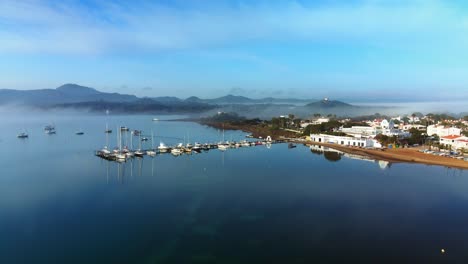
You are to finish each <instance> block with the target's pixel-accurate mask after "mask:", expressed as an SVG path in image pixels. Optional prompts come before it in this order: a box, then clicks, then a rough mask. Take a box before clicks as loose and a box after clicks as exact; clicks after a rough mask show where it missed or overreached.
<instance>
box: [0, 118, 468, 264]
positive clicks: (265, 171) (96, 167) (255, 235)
mask: <svg viewBox="0 0 468 264" xmlns="http://www.w3.org/2000/svg"><path fill="white" fill-rule="evenodd" d="M160 118H161V119H163V118H164V117H160ZM170 118H173V117H170ZM151 119H152V116H110V117H106V116H83V115H70V114H66V115H33V116H31V115H8V114H4V113H2V118H1V122H0V131H1V132H0V147H1V149H2V151H1V152H0V165H1V167H0V168H1V173H0V263H330V262H335V263H365V262H367V263H382V262H385V261H386V262H393V263H403V262H408V263H452V262H458V263H465V262H467V261H468V250H466V247H467V245H468V173H467V171H462V170H457V169H447V168H444V167H439V166H425V165H415V164H391V165H390V166H387V167H385V166H383V165H385V164H383V163H380V166H379V163H377V162H371V161H366V160H357V159H351V158H348V157H345V156H340V155H337V154H336V153H335V154H334V153H327V154H321V153H320V152H317V151H314V152H311V150H310V149H309V148H308V147H305V146H298V147H297V148H294V149H288V148H287V145H285V144H276V145H273V146H272V147H271V148H266V147H264V146H261V147H251V148H240V149H229V150H228V151H226V152H220V151H218V150H212V151H209V152H207V153H201V154H194V155H190V156H180V157H173V156H171V155H159V156H156V157H155V158H149V157H145V158H143V159H134V160H132V161H128V162H127V163H124V164H120V165H119V164H116V163H113V162H107V161H103V160H101V159H99V158H97V157H95V156H94V155H93V151H94V150H95V149H99V148H101V147H102V146H103V145H104V144H105V141H106V137H105V134H104V133H103V130H104V129H105V124H106V122H107V123H108V124H109V127H110V128H113V129H114V133H113V134H111V136H110V137H111V139H110V143H111V145H112V146H114V145H115V144H116V134H115V130H116V127H117V126H120V125H126V126H128V127H130V128H138V129H143V130H144V131H145V133H146V134H149V133H150V131H151V130H153V131H154V133H155V135H156V136H157V137H156V139H155V141H156V143H159V141H160V140H162V141H164V142H165V143H167V144H173V143H177V142H181V141H183V140H184V138H185V139H187V138H190V141H192V142H194V141H200V142H205V141H212V142H215V141H219V140H221V139H222V133H221V131H218V130H216V129H212V128H208V127H204V126H201V125H198V124H194V123H187V122H164V121H159V122H152V121H151ZM48 123H53V124H55V126H56V128H57V134H56V135H46V134H45V133H44V132H43V127H44V126H45V125H46V124H48ZM23 129H24V130H27V131H28V132H29V134H30V138H29V139H26V140H20V139H17V138H16V134H17V132H20V131H21V130H23ZM77 130H83V131H84V132H85V135H83V136H77V135H75V134H74V132H75V131H77ZM244 136H245V134H244V133H242V132H239V131H226V133H225V139H226V140H230V139H233V140H237V139H243V138H244ZM145 144H148V145H150V144H151V143H150V142H148V143H145ZM442 248H443V249H445V250H446V253H445V254H442V253H441V249H442Z"/></svg>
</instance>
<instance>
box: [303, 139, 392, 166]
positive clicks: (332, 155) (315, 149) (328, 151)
mask: <svg viewBox="0 0 468 264" xmlns="http://www.w3.org/2000/svg"><path fill="white" fill-rule="evenodd" d="M309 149H310V152H312V153H314V154H318V155H323V156H324V158H325V159H326V160H328V161H331V162H337V161H339V160H341V157H342V156H344V157H346V158H349V159H356V160H362V161H369V162H373V163H377V164H378V166H379V168H380V169H382V170H385V169H388V168H390V166H391V163H390V162H388V161H385V160H377V159H372V158H369V157H366V156H363V155H358V154H352V153H345V152H343V151H339V150H336V149H334V148H330V147H325V146H320V145H309Z"/></svg>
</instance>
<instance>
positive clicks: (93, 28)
mask: <svg viewBox="0 0 468 264" xmlns="http://www.w3.org/2000/svg"><path fill="white" fill-rule="evenodd" d="M58 3H61V2H58ZM68 3H69V2H68ZM446 3H447V2H443V1H408V2H406V4H401V3H400V4H388V2H387V3H385V2H382V1H369V2H365V3H361V4H355V5H343V6H337V5H333V6H319V7H315V8H306V7H304V6H303V5H301V4H299V3H297V2H295V1H289V2H287V3H281V4H270V5H267V4H265V3H260V4H242V5H238V6H237V7H230V8H227V7H219V8H217V7H214V8H213V7H199V8H187V9H176V8H172V7H168V6H162V5H159V4H153V3H151V2H139V4H138V5H123V4H118V3H106V4H99V3H96V5H97V7H98V8H95V9H90V8H89V7H86V6H82V5H79V4H74V5H71V4H68V5H67V4H64V3H61V4H57V3H55V4H50V2H46V1H40V0H37V1H34V0H33V1H16V0H0V39H1V41H0V53H1V52H10V53H11V52H13V53H39V52H40V53H58V54H99V53H108V52H119V51H125V52H134V51H143V52H144V51H151V52H152V51H161V50H163V51H164V50H171V49H191V48H206V47H218V46H223V45H230V44H232V43H240V42H246V41H252V40H253V41H265V42H267V41H279V40H282V41H284V40H300V41H314V42H317V41H344V40H345V41H356V42H364V43H369V44H373V45H419V44H421V43H425V42H427V41H434V42H442V43H446V44H450V42H453V41H458V42H464V41H466V39H465V38H466V37H465V36H466V35H468V34H466V33H468V29H467V27H466V21H467V19H468V18H467V16H466V15H465V14H463V13H460V12H459V11H458V10H457V8H456V7H454V6H450V5H447V4H446Z"/></svg>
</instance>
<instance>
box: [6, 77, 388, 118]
mask: <svg viewBox="0 0 468 264" xmlns="http://www.w3.org/2000/svg"><path fill="white" fill-rule="evenodd" d="M6 104H13V105H26V106H33V107H39V108H41V109H51V108H54V109H64V108H74V109H83V110H88V111H105V110H107V109H109V110H111V111H113V112H121V113H138V112H145V113H155V112H164V113H184V114H185V113H202V112H208V113H216V112H217V111H224V112H237V113H239V114H241V115H244V116H248V117H262V118H269V117H272V116H278V115H284V114H289V113H293V114H296V115H298V116H309V115H311V114H313V113H320V114H336V115H341V116H350V115H356V114H361V115H362V114H364V113H367V112H369V111H371V108H367V107H359V106H354V105H350V104H347V103H344V102H341V101H333V100H328V99H324V100H320V101H317V100H312V99H293V98H290V99H287V98H285V99H280V98H273V97H267V98H261V99H253V98H249V97H245V96H238V95H232V94H230V95H226V96H222V97H218V98H212V99H202V98H199V97H196V96H191V97H188V98H187V99H180V98H177V97H173V96H161V97H153V98H149V97H144V98H139V97H137V96H135V95H128V94H119V93H105V92H101V91H98V90H96V89H94V88H91V87H86V86H81V85H78V84H64V85H62V86H60V87H57V88H56V89H41V90H25V91H22V90H8V89H3V90H2V89H0V105H6ZM374 110H375V109H373V110H372V111H374ZM381 110H382V109H381V108H379V109H377V110H375V111H381Z"/></svg>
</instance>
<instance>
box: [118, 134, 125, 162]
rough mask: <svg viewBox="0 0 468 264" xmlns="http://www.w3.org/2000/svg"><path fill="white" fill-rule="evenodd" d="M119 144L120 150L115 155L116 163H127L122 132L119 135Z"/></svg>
mask: <svg viewBox="0 0 468 264" xmlns="http://www.w3.org/2000/svg"><path fill="white" fill-rule="evenodd" d="M117 144H118V147H119V150H118V152H117V153H116V154H115V159H116V161H118V162H123V161H126V160H127V156H125V154H123V153H122V132H121V131H119V133H118V134H117Z"/></svg>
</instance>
